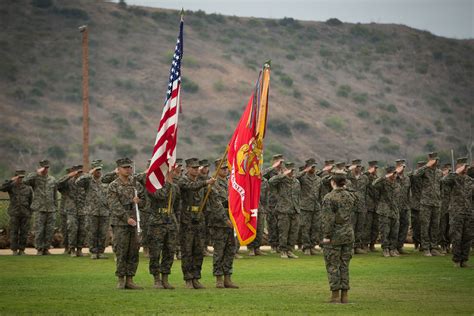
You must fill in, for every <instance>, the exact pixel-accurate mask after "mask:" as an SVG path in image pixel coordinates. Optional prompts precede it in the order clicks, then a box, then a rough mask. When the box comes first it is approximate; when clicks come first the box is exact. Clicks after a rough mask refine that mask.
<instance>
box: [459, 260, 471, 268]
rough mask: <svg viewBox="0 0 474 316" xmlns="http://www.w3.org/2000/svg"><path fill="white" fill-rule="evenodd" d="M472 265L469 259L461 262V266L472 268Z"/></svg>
mask: <svg viewBox="0 0 474 316" xmlns="http://www.w3.org/2000/svg"><path fill="white" fill-rule="evenodd" d="M470 267H471V266H470V265H469V264H468V263H467V261H463V262H461V268H470Z"/></svg>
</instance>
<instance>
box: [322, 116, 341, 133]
mask: <svg viewBox="0 0 474 316" xmlns="http://www.w3.org/2000/svg"><path fill="white" fill-rule="evenodd" d="M324 125H326V126H327V127H329V128H330V129H332V130H333V131H335V132H338V133H340V132H343V131H344V129H345V123H344V120H343V119H342V118H340V117H339V116H330V117H328V118H327V119H326V120H324Z"/></svg>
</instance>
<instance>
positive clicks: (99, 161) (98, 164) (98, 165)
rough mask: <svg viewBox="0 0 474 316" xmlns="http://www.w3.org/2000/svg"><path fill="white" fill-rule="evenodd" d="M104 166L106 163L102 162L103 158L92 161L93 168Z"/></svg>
mask: <svg viewBox="0 0 474 316" xmlns="http://www.w3.org/2000/svg"><path fill="white" fill-rule="evenodd" d="M102 167H104V165H103V164H102V160H100V159H96V160H92V163H91V168H92V169H102Z"/></svg>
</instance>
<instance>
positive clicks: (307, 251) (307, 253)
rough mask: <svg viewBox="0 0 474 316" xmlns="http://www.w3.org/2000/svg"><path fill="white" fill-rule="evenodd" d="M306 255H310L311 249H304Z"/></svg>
mask: <svg viewBox="0 0 474 316" xmlns="http://www.w3.org/2000/svg"><path fill="white" fill-rule="evenodd" d="M303 253H304V254H305V255H306V256H311V249H305V250H304V252H303Z"/></svg>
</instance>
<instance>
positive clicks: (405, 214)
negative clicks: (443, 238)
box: [395, 159, 410, 254]
mask: <svg viewBox="0 0 474 316" xmlns="http://www.w3.org/2000/svg"><path fill="white" fill-rule="evenodd" d="M405 162H406V161H405V159H398V160H396V161H395V163H396V168H398V167H400V166H403V170H402V171H401V172H400V173H399V174H398V175H397V178H396V181H397V183H398V186H399V189H400V194H399V196H400V199H399V201H398V209H399V211H400V217H399V218H400V219H399V222H400V224H399V228H398V245H397V251H398V253H400V254H405V253H406V252H405V250H404V249H403V245H404V244H405V240H406V239H407V235H408V229H409V227H410V178H409V177H408V176H407V175H406V174H405V167H406V165H405Z"/></svg>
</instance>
